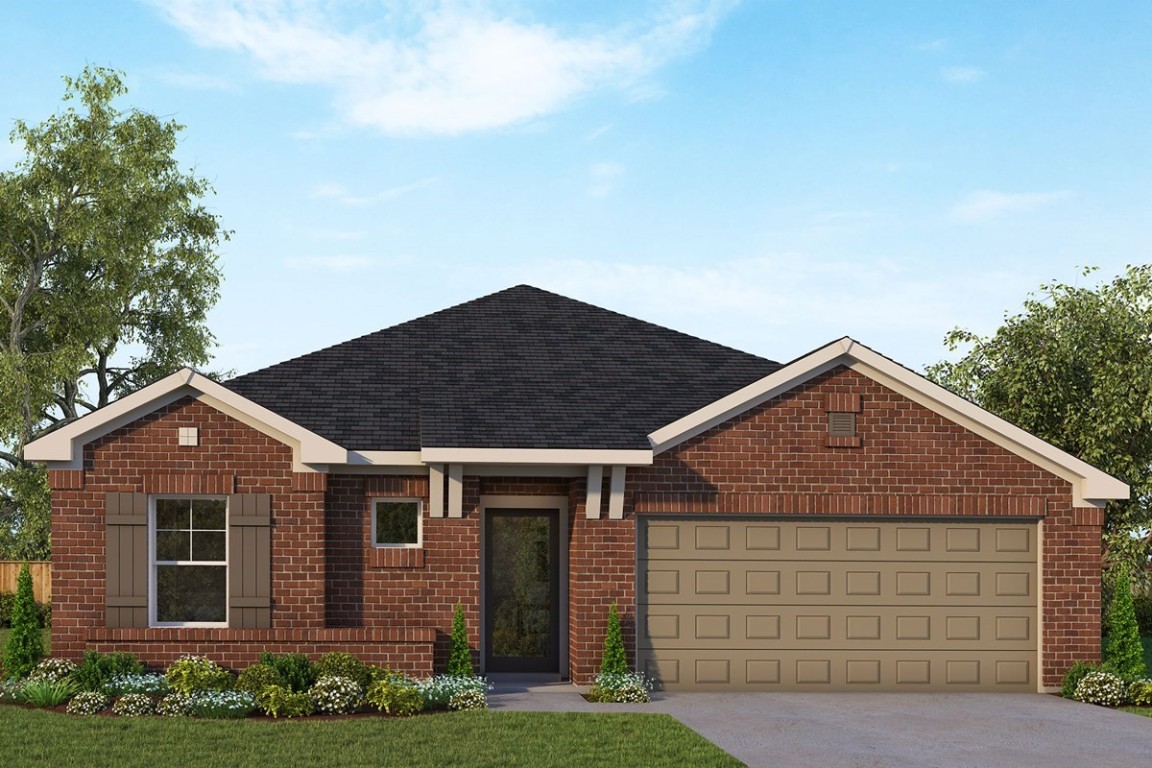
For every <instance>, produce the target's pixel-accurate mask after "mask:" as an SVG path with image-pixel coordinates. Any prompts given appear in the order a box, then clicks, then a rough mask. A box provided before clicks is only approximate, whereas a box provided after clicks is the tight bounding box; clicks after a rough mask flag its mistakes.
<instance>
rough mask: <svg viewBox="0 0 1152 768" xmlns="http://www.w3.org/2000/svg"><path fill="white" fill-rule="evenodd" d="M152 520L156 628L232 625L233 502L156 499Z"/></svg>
mask: <svg viewBox="0 0 1152 768" xmlns="http://www.w3.org/2000/svg"><path fill="white" fill-rule="evenodd" d="M151 502H152V504H151V510H150V512H151V514H150V515H149V516H148V523H149V525H148V534H149V537H148V538H149V547H148V550H149V553H150V558H149V559H150V561H151V563H150V566H151V571H152V572H151V577H152V578H150V579H149V580H148V581H149V584H150V585H151V588H152V589H151V600H150V601H149V614H150V623H151V624H152V625H153V626H161V627H163V626H200V627H225V626H228V501H227V499H224V498H219V497H216V498H213V497H206V496H178V497H177V496H165V497H155V498H153V499H151Z"/></svg>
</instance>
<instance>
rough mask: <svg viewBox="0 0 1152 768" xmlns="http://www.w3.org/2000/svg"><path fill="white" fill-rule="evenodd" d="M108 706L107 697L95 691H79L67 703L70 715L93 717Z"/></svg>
mask: <svg viewBox="0 0 1152 768" xmlns="http://www.w3.org/2000/svg"><path fill="white" fill-rule="evenodd" d="M106 706H108V697H107V696H105V695H104V694H102V693H97V692H96V691H81V692H80V693H78V694H76V695H75V696H73V697H72V701H70V702H68V714H70V715H94V714H96V713H97V712H99V711H101V710H102V709H104V707H106Z"/></svg>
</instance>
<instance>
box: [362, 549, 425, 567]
mask: <svg viewBox="0 0 1152 768" xmlns="http://www.w3.org/2000/svg"><path fill="white" fill-rule="evenodd" d="M368 567H369V568H372V569H384V568H423V567H424V548H423V547H419V548H418V547H373V548H372V551H371V552H370V553H369V555H368Z"/></svg>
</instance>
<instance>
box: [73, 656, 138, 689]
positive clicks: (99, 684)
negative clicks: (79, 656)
mask: <svg viewBox="0 0 1152 768" xmlns="http://www.w3.org/2000/svg"><path fill="white" fill-rule="evenodd" d="M142 674H144V665H143V664H141V663H140V660H139V659H137V658H136V657H135V656H133V655H132V654H130V653H97V652H96V651H84V660H83V661H81V662H80V666H79V667H77V668H76V671H75V672H73V673H72V679H73V680H75V681H76V684H77V685H79V686H80V687H81V688H83V689H84V690H85V691H97V692H99V691H103V690H104V684H105V683H107V682H108V681H109V680H111V679H112V678H113V677H115V676H116V675H142Z"/></svg>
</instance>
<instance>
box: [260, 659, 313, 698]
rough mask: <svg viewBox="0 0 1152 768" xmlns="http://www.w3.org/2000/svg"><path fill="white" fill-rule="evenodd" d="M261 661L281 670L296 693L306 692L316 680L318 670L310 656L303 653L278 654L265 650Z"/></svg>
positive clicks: (281, 673)
mask: <svg viewBox="0 0 1152 768" xmlns="http://www.w3.org/2000/svg"><path fill="white" fill-rule="evenodd" d="M260 663H261V664H267V665H268V666H270V667H272V668H273V669H275V670H276V671H277V672H279V673H280V675H281V676H282V677H283V678H284V682H285V683H287V684H288V687H289V688H291V689H292V691H293V692H295V693H304V692H306V691H307V690H308V689H309V688H311V687H312V684H313V683H314V682H316V670H315V668H314V667H313V666H312V662H311V661H309V660H308V657H307V656H305V655H304V654H302V653H285V654H283V655H281V656H276V655H274V654H271V653H268V652H267V651H264V652H263V653H261V654H260Z"/></svg>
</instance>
